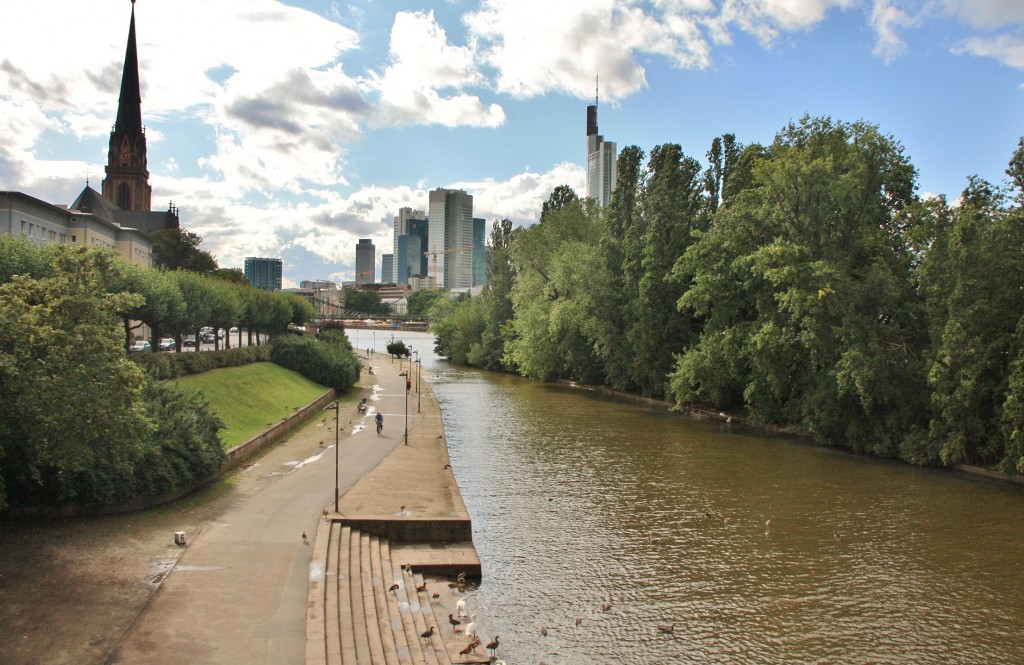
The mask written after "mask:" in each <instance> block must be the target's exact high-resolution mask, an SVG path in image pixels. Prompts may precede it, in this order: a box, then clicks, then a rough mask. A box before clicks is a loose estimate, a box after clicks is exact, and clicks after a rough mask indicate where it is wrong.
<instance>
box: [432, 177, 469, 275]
mask: <svg viewBox="0 0 1024 665" xmlns="http://www.w3.org/2000/svg"><path fill="white" fill-rule="evenodd" d="M427 219H428V221H429V232H428V236H427V245H428V247H427V254H428V255H429V256H428V259H429V260H430V263H429V267H428V270H429V276H430V280H431V285H432V286H434V287H435V288H444V289H466V288H469V287H471V286H472V285H473V197H472V195H470V194H467V193H466V192H465V191H463V190H461V189H442V188H438V189H435V190H432V191H431V192H430V195H429V207H428V213H427Z"/></svg>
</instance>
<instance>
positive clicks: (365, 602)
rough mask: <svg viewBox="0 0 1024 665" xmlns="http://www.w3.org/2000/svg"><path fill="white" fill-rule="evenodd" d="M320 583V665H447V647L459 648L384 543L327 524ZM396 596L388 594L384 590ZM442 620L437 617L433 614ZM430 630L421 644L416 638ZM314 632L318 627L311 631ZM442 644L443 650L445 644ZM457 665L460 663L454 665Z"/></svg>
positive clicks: (419, 579) (415, 577)
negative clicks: (322, 643) (321, 583)
mask: <svg viewBox="0 0 1024 665" xmlns="http://www.w3.org/2000/svg"><path fill="white" fill-rule="evenodd" d="M321 533H322V534H323V535H325V536H327V538H326V539H325V540H326V552H325V554H324V556H325V558H324V560H325V561H326V566H325V571H324V578H323V579H324V581H323V608H324V616H323V618H322V621H323V629H322V630H323V636H324V637H323V639H324V641H325V647H324V653H323V656H322V657H321V655H320V654H319V653H316V652H315V651H314V652H312V653H314V655H315V659H309V662H323V663H325V664H326V665H452V663H453V658H452V656H451V654H450V653H449V646H451V647H452V648H454V649H455V650H456V651H455V652H454V653H457V650H458V649H459V648H461V647H462V646H464V644H462V643H461V642H464V641H465V640H464V638H463V637H462V635H461V634H459V633H456V632H455V631H453V630H452V629H451V626H450V625H449V623H448V615H447V611H448V610H446V609H445V608H444V606H442V605H441V603H440V601H436V602H435V600H434V599H433V598H432V592H433V593H438V591H437V589H439V588H440V584H441V582H438V581H435V582H433V583H431V584H432V585H433V586H434V589H433V590H431V589H428V588H427V587H428V580H425V579H424V577H423V575H422V574H420V573H416V572H414V569H413V567H412V566H409V567H408V568H406V567H404V562H403V561H401V560H398V559H396V558H395V556H393V552H392V549H391V546H390V545H389V542H388V539H386V538H382V537H379V536H376V535H372V534H370V533H367V532H364V531H362V530H360V529H357V528H353V527H351V526H343V525H342V524H341V522H337V521H334V520H331V521H330V525H329V527H328V528H326V529H324V530H323V531H322V532H321ZM394 584H397V585H398V589H396V590H394V591H391V590H390V588H391V586H392V585H394ZM438 612H445V613H444V615H443V616H441V615H439V614H437V613H438ZM430 628H433V629H434V630H433V634H432V635H431V636H430V637H429V638H424V637H421V635H422V634H423V633H424V632H427V631H428V630H429V629H430ZM317 629H318V630H319V626H318V628H317ZM446 638H447V641H448V642H449V643H450V644H448V643H446ZM458 662H462V661H461V660H459V661H458Z"/></svg>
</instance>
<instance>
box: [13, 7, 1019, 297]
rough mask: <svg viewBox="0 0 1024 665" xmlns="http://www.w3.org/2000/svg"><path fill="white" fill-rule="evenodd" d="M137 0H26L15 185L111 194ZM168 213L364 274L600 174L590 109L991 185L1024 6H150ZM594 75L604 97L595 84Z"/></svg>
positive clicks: (157, 189) (152, 131)
mask: <svg viewBox="0 0 1024 665" xmlns="http://www.w3.org/2000/svg"><path fill="white" fill-rule="evenodd" d="M131 11H132V5H131V3H130V2H129V0H99V1H96V2H82V0H47V1H46V2H9V3H5V6H4V8H3V10H2V13H3V18H4V20H3V23H4V25H5V29H4V31H3V32H4V34H3V37H2V38H0V190H14V191H20V192H24V193H26V194H29V195H31V196H34V197H36V198H39V199H42V200H44V201H48V202H50V203H56V204H70V203H72V202H73V201H74V199H75V198H76V197H77V196H78V194H79V193H80V192H81V191H82V188H83V187H84V186H85V184H86V182H87V181H88V183H89V184H91V185H92V186H93V187H94V188H95V189H97V190H99V189H100V184H101V182H102V179H103V175H104V173H103V169H104V166H105V164H106V158H107V145H108V141H109V138H110V130H111V127H112V125H113V122H114V119H115V116H116V112H117V96H118V92H119V88H120V80H121V72H122V68H123V63H124V52H125V45H126V41H127V35H128V26H129V21H130V17H131ZM135 16H136V31H137V37H138V48H139V67H140V77H141V80H142V118H143V123H144V124H145V125H146V136H147V142H148V155H149V171H150V183H151V185H152V187H153V203H152V207H153V210H166V209H167V207H168V205H169V204H170V203H171V202H173V203H174V205H176V206H178V208H179V209H180V214H181V225H182V226H183V227H184V228H186V229H187V230H189V231H192V232H194V233H196V234H198V235H199V236H200V237H201V238H202V239H203V243H202V248H203V249H204V250H207V251H209V252H211V253H212V254H213V255H214V256H215V257H216V259H217V261H218V263H219V265H220V266H221V267H227V268H241V267H242V266H243V265H244V261H245V257H247V256H266V257H278V258H281V259H282V260H283V271H284V284H285V286H286V287H287V286H297V285H298V283H299V282H300V281H302V280H313V279H333V280H337V281H344V280H352V279H354V273H355V271H354V266H355V245H356V243H357V241H358V239H359V238H370V239H372V240H373V242H374V244H375V245H376V252H377V269H378V276H379V269H380V255H381V254H383V253H390V252H391V251H392V218H393V217H394V216H395V214H396V213H397V211H398V209H399V208H401V207H403V206H409V207H412V208H414V209H420V210H426V208H427V193H428V192H429V191H430V190H432V189H436V188H438V187H447V188H454V189H464V190H466V191H467V192H469V193H470V194H472V195H473V197H474V216H476V217H483V218H484V219H486V220H487V221H488V225H490V223H491V222H492V221H493V220H497V219H504V218H508V219H511V220H512V221H513V222H514V223H515V224H517V225H528V224H531V223H534V222H535V221H536V220H537V219H538V217H539V212H540V208H541V205H542V203H543V202H544V201H545V200H546V199H547V198H548V196H549V195H550V193H551V191H552V190H553V189H554V188H555V187H557V186H558V185H562V184H566V185H569V186H571V187H572V188H573V189H574V190H576V192H577V193H580V194H582V193H583V192H584V189H585V180H586V175H585V172H584V168H583V167H584V164H585V162H586V107H587V105H588V104H592V103H594V101H595V98H596V99H598V100H599V101H598V103H599V111H598V124H599V130H600V133H601V134H602V135H604V137H605V140H607V141H614V142H615V143H617V144H618V147H619V149H620V150H621V149H622V148H623V147H625V146H627V145H635V146H638V147H640V148H641V149H643V150H644V151H645V153H649V152H650V150H651V149H652V148H654V147H655V146H658V145H661V144H664V143H677V144H679V145H680V146H682V148H683V151H684V152H685V153H686V154H687V155H690V156H692V157H695V158H697V159H699V160H700V161H701V162H706V157H705V155H706V153H707V150H708V148H709V147H710V145H711V141H712V140H713V139H714V137H716V136H720V135H722V134H725V133H732V134H734V135H735V136H736V139H737V141H738V142H740V143H742V144H750V143H761V144H770V143H771V142H772V140H773V138H774V136H775V134H776V133H778V132H779V131H780V130H782V129H783V128H784V127H785V126H786V125H787V124H788V123H790V122H794V121H798V120H799V119H800V118H801V117H802V116H804V115H811V116H828V117H831V118H832V119H834V120H837V121H843V122H854V121H860V120H863V121H866V122H869V123H872V124H874V125H877V126H878V127H879V128H880V130H881V131H882V132H883V133H886V134H890V135H892V136H893V137H894V138H895V139H896V140H897V141H899V142H900V144H901V145H902V146H903V148H904V151H905V153H906V155H907V156H908V158H909V159H910V161H911V162H912V163H913V164H914V166H915V167H916V168H917V170H918V191H919V193H920V194H922V195H945V196H946V197H947V198H948V199H949V200H950V201H955V200H956V199H957V198H958V196H959V194H960V192H961V191H962V190H963V188H964V186H965V184H966V182H967V177H968V176H971V175H977V176H980V177H982V178H985V179H986V180H988V181H989V182H992V183H994V184H999V183H1003V182H1005V181H1006V179H1007V178H1006V175H1005V173H1004V171H1005V169H1006V166H1007V164H1008V162H1009V159H1010V157H1011V155H1012V154H1013V152H1014V150H1015V149H1016V147H1017V142H1018V140H1019V139H1020V138H1021V136H1022V135H1024V0H619V1H613V0H447V1H446V0H435V1H434V2H413V1H406V2H374V1H373V0H352V1H350V2H331V1H329V0H301V1H300V0H294V1H292V2H282V1H278V0H217V1H216V2H212V1H210V0H173V1H171V0H138V2H137V4H136V5H135ZM598 86H599V87H598Z"/></svg>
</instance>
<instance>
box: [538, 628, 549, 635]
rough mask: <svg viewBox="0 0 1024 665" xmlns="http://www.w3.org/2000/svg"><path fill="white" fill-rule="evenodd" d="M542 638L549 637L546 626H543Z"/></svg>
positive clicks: (541, 630) (541, 629)
mask: <svg viewBox="0 0 1024 665" xmlns="http://www.w3.org/2000/svg"><path fill="white" fill-rule="evenodd" d="M540 636H541V637H547V636H548V629H547V627H546V626H541V627H540Z"/></svg>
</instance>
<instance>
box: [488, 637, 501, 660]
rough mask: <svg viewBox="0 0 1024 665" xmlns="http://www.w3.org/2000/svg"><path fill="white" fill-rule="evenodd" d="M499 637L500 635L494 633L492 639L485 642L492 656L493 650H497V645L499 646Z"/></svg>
mask: <svg viewBox="0 0 1024 665" xmlns="http://www.w3.org/2000/svg"><path fill="white" fill-rule="evenodd" d="M499 637H500V635H495V636H494V639H493V640H491V641H490V642H488V643H487V650H488V651H490V652H491V657H492V658H493V657H494V652H495V651H497V650H498V647H499V646H501V645H499V644H498V638H499Z"/></svg>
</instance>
